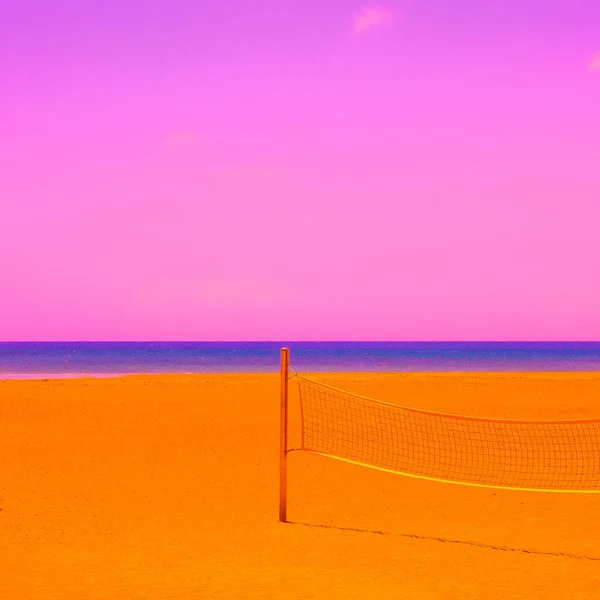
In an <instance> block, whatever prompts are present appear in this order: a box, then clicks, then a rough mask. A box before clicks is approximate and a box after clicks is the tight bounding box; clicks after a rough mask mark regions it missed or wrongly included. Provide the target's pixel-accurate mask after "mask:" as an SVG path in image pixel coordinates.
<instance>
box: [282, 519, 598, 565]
mask: <svg viewBox="0 0 600 600" xmlns="http://www.w3.org/2000/svg"><path fill="white" fill-rule="evenodd" d="M284 523H285V524H286V525H294V526H297V527H315V528H320V529H332V530H336V531H348V532H352V533H366V534H371V535H389V536H395V537H402V538H408V539H412V540H423V541H428V542H440V543H445V544H460V545H462V546H473V547H476V548H485V549H487V550H500V551H502V552H518V553H522V554H535V555H538V556H554V557H557V558H571V559H575V560H593V561H600V557H598V556H586V555H584V554H571V553H569V552H550V551H545V550H534V549H531V548H512V547H510V546H495V545H493V544H485V543H483V542H475V541H469V540H452V539H448V538H440V537H435V536H428V535H416V534H413V533H397V532H392V531H377V530H374V529H357V528H354V527H342V526H339V525H325V524H323V523H304V522H302V521H287V520H286V521H285V522H284Z"/></svg>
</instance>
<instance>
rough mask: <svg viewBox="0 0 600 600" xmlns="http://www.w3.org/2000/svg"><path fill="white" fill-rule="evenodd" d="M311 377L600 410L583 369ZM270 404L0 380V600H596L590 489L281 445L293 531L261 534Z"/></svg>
mask: <svg viewBox="0 0 600 600" xmlns="http://www.w3.org/2000/svg"><path fill="white" fill-rule="evenodd" d="M312 377H313V378H315V379H318V380H321V381H324V382H326V383H329V384H331V385H335V386H337V387H341V388H344V389H348V390H350V391H354V392H357V393H360V394H365V395H368V396H372V397H376V398H379V399H381V400H387V401H397V402H400V403H402V404H404V405H412V406H415V407H421V408H427V409H431V410H440V411H446V412H452V413H458V414H466V415H480V416H490V417H504V418H509V417H510V418H519V417H521V418H524V419H528V418H529V419H534V418H546V419H552V418H565V419H567V418H571V419H573V418H590V417H598V416H600V373H595V374H574V373H573V374H493V375H490V374H475V375H473V374H469V375H464V374H433V375H431V374H428V375H424V374H404V375H398V374H348V375H339V374H336V375H324V374H313V375H312ZM291 383H292V385H291V388H290V391H291V405H292V406H291V408H292V409H294V406H295V401H296V388H295V384H294V381H293V380H292V382H291ZM278 403H279V398H278V378H277V375H215V376H201V375H198V376H187V375H177V376H165V377H160V376H139V377H137V376H136V377H126V378H119V379H105V380H102V379H100V380H92V379H87V380H84V379H82V380H52V381H0V432H1V434H0V448H1V456H0V598H2V599H4V598H7V599H10V600H13V599H14V600H29V599H32V600H33V599H40V600H41V599H44V600H47V599H48V600H49V599H61V598H69V599H75V598H76V599H99V598H106V599H109V598H110V599H137V598H140V599H141V598H156V599H159V598H160V599H161V600H162V599H171V598H172V599H187V598H190V599H191V598H194V599H204V598H209V599H213V598H214V599H221V598H240V599H243V598H273V599H287V598H293V599H304V598H306V599H309V598H343V599H351V598H382V599H383V598H390V599H395V598H410V599H422V598H423V599H440V600H441V599H460V600H466V599H471V598H473V599H475V598H476V599H502V600H505V599H507V598H527V599H533V598H556V599H558V598H569V599H570V600H574V599H578V598H581V599H585V600H590V599H594V598H600V517H599V515H600V495H594V494H590V495H576V494H574V495H573V494H551V493H546V494H544V493H527V492H514V491H502V490H489V489H482V488H472V487H464V486H458V485H451V484H440V483H433V482H427V481H420V480H415V479H410V478H404V477H401V476H397V475H392V474H388V473H382V472H379V471H374V470H371V469H366V468H360V467H356V466H353V465H349V464H345V463H342V462H339V461H335V460H331V459H327V458H323V457H319V456H315V455H311V454H308V453H302V452H293V453H291V454H290V456H289V459H288V462H289V508H288V518H289V519H290V521H293V522H294V523H296V524H280V523H278V522H277V483H278V444H279V431H278V419H279V413H278V410H279V404H278ZM291 416H292V422H291V424H290V429H291V431H290V434H291V440H290V441H291V444H292V446H294V445H297V444H295V440H297V439H298V436H297V431H296V429H295V428H296V425H297V414H296V412H295V410H294V412H293V414H292V415H291ZM303 524H314V525H315V526H307V525H303ZM354 530H365V531H354ZM369 531H379V532H384V534H383V535H382V534H377V533H372V532H369ZM453 542H455V543H453ZM522 550H527V551H528V552H524V551H522ZM566 555H576V556H566ZM591 559H596V560H591Z"/></svg>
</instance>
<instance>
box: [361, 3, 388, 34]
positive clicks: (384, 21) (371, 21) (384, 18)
mask: <svg viewBox="0 0 600 600" xmlns="http://www.w3.org/2000/svg"><path fill="white" fill-rule="evenodd" d="M394 17H395V11H394V10H392V9H390V8H385V7H383V6H379V5H368V6H363V7H362V8H361V9H360V11H359V12H358V13H356V14H355V15H354V21H353V27H352V28H353V31H354V33H355V34H358V35H360V34H362V33H365V32H366V31H370V30H371V29H376V28H377V29H381V28H383V27H390V26H391V25H392V24H393V23H394Z"/></svg>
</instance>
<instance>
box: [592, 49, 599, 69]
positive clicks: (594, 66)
mask: <svg viewBox="0 0 600 600" xmlns="http://www.w3.org/2000/svg"><path fill="white" fill-rule="evenodd" d="M589 67H590V71H600V50H598V52H596V54H594V56H592V60H591V61H590V64H589Z"/></svg>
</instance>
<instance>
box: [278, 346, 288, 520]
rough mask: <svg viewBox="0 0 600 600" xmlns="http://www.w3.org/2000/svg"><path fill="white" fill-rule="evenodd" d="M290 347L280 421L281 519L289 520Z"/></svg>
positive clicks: (283, 366)
mask: <svg viewBox="0 0 600 600" xmlns="http://www.w3.org/2000/svg"><path fill="white" fill-rule="evenodd" d="M289 364H290V351H289V348H282V349H281V389H280V395H281V398H280V400H281V410H280V421H279V521H280V522H281V523H285V522H286V520H287V428H288V367H289Z"/></svg>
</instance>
